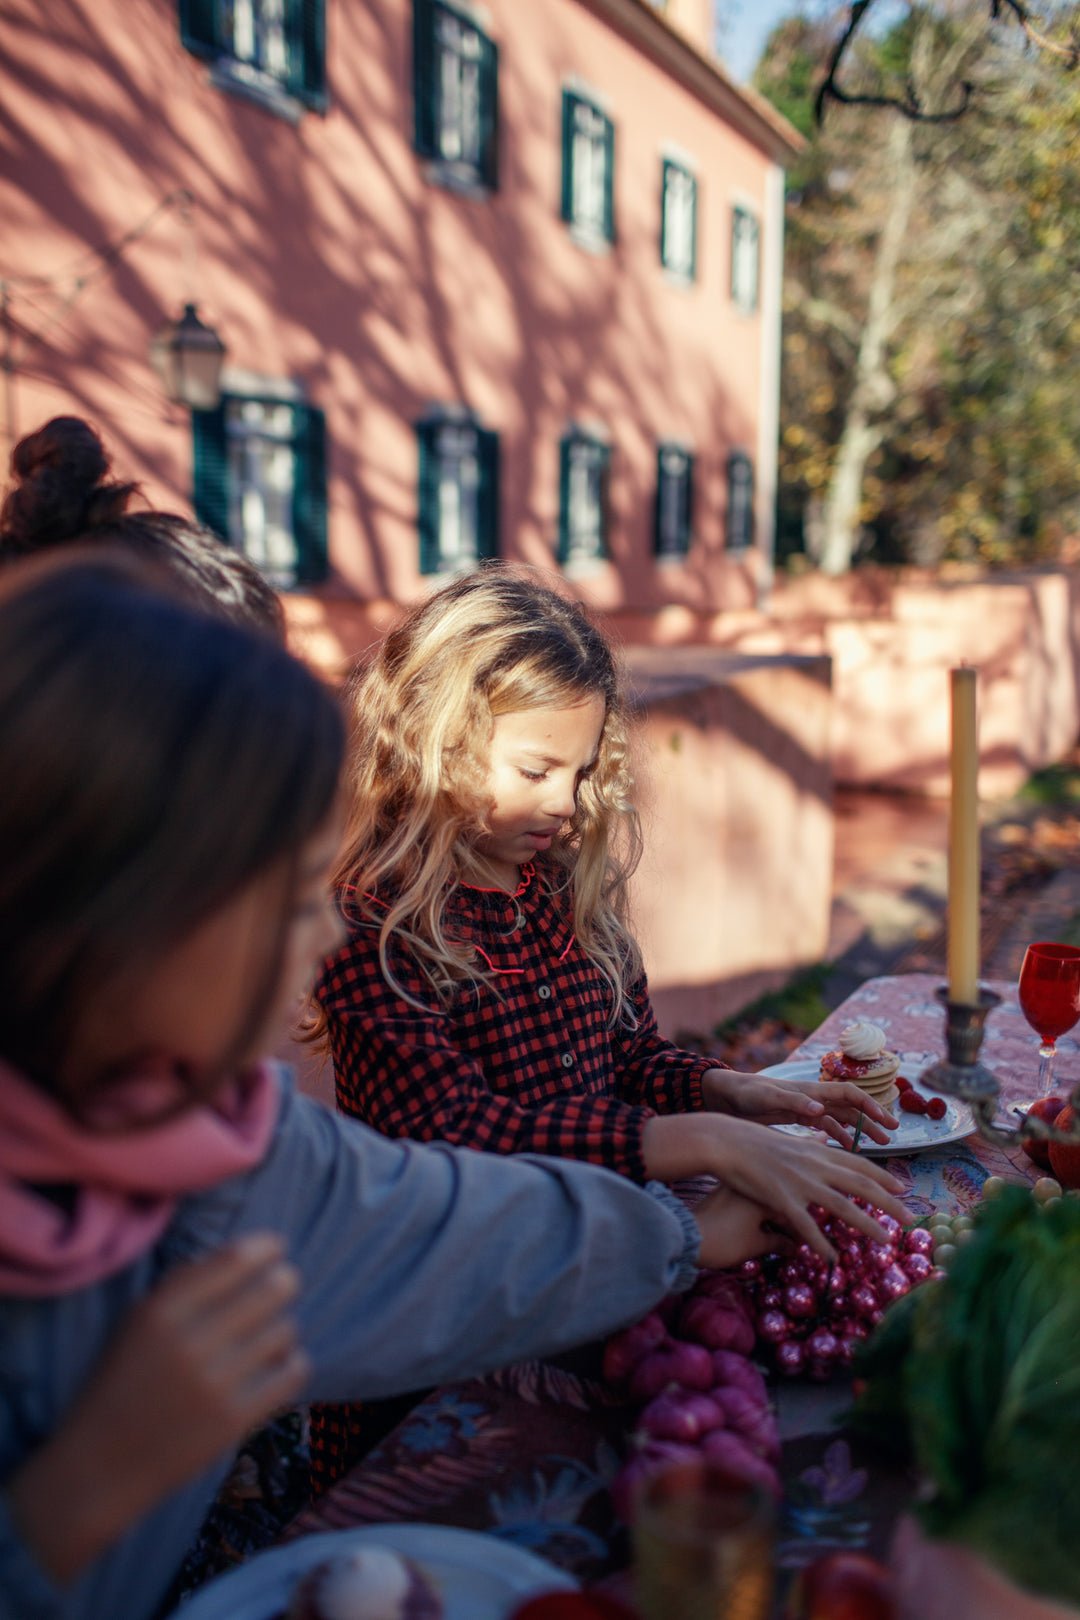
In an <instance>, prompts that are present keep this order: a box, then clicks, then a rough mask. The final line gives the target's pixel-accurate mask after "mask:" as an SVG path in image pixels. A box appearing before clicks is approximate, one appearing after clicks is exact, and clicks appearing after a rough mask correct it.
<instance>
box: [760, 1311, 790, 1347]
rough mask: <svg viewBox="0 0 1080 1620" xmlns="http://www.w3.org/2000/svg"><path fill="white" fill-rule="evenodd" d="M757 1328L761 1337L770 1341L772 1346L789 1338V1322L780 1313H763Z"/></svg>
mask: <svg viewBox="0 0 1080 1620" xmlns="http://www.w3.org/2000/svg"><path fill="white" fill-rule="evenodd" d="M757 1326H758V1332H759V1333H760V1334H761V1337H762V1338H763V1339H770V1340H771V1341H772V1343H773V1344H778V1343H779V1342H780V1340H781V1339H787V1338H790V1337H791V1322H790V1320H789V1319H788V1318H787V1317H786V1316H785V1315H784V1313H783V1312H782V1311H763V1312H762V1314H761V1315H760V1316H759V1317H758V1324H757Z"/></svg>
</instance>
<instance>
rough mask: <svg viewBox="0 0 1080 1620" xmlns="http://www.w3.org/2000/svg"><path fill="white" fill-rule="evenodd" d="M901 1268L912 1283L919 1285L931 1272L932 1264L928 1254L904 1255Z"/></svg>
mask: <svg viewBox="0 0 1080 1620" xmlns="http://www.w3.org/2000/svg"><path fill="white" fill-rule="evenodd" d="M903 1267H904V1270H905V1271H906V1272H907V1274H908V1276H909V1278H910V1279H911V1281H912V1282H913V1283H921V1282H925V1281H926V1279H927V1277H929V1276H930V1275H931V1273H932V1272H933V1269H934V1262H933V1261H932V1260H931V1258H930V1256H929V1255H928V1254H918V1253H916V1254H905V1256H904V1259H903Z"/></svg>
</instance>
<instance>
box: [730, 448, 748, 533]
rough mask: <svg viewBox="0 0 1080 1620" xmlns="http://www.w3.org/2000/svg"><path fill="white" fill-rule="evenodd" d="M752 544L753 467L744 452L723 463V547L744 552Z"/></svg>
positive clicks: (732, 455) (731, 455)
mask: <svg viewBox="0 0 1080 1620" xmlns="http://www.w3.org/2000/svg"><path fill="white" fill-rule="evenodd" d="M753 543H754V465H753V462H752V461H751V460H750V457H749V456H748V455H747V454H746V452H745V450H733V451H732V452H731V454H730V455H729V456H728V460H727V548H728V550H729V551H745V550H746V548H747V546H752V545H753Z"/></svg>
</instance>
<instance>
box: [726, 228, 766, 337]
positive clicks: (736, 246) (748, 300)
mask: <svg viewBox="0 0 1080 1620" xmlns="http://www.w3.org/2000/svg"><path fill="white" fill-rule="evenodd" d="M759 242H760V231H759V228H758V222H757V220H756V218H755V217H754V215H753V214H752V213H751V212H750V210H749V209H748V208H739V207H736V208H734V209H733V210H732V214H731V296H732V298H733V299H734V301H735V303H736V304H737V305H738V307H739V308H740V309H741V310H742V311H743V313H744V314H746V315H752V314H753V313H754V311H755V310H756V309H757V304H758V275H759V267H758V260H759Z"/></svg>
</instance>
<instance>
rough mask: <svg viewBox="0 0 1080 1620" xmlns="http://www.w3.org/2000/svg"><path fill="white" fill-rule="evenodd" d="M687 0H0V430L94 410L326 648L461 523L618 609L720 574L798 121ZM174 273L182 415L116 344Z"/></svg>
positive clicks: (762, 526)
mask: <svg viewBox="0 0 1080 1620" xmlns="http://www.w3.org/2000/svg"><path fill="white" fill-rule="evenodd" d="M710 10H711V4H710V0H668V3H667V5H666V6H665V5H663V4H650V3H647V0H528V4H523V3H522V0H485V3H483V4H474V3H473V0H452V3H451V0H445V3H444V0H9V3H8V4H7V5H6V6H5V7H4V12H3V17H2V19H0V33H2V39H0V77H2V80H3V85H2V92H0V96H2V105H3V107H4V120H3V125H2V126H0V127H2V133H0V140H2V141H3V148H4V155H3V164H2V167H0V218H2V220H3V236H2V245H0V278H2V280H3V289H2V291H3V319H4V330H3V334H2V335H3V338H4V340H5V353H4V358H5V366H6V370H7V376H6V379H5V381H6V383H7V388H6V395H5V403H4V410H5V414H6V416H7V418H8V420H7V422H6V427H7V432H8V435H9V437H11V436H12V435H13V434H18V433H19V432H22V431H25V430H26V429H27V428H28V427H30V426H33V425H35V424H36V423H38V422H40V421H41V420H43V419H44V418H45V417H47V416H48V415H51V414H54V413H56V412H58V411H68V410H75V411H77V412H80V413H82V414H86V415H88V416H90V417H91V418H93V419H94V420H95V421H96V422H97V423H98V424H99V425H100V426H101V427H102V429H103V430H104V432H105V434H106V437H107V439H108V441H109V443H110V445H111V446H112V448H113V450H114V453H115V457H116V462H117V465H118V468H119V469H120V470H121V471H122V473H123V474H124V475H125V476H134V477H137V478H139V479H141V480H142V481H143V483H144V486H145V488H146V490H147V493H148V494H149V495H150V497H151V498H152V499H153V500H154V501H157V502H162V503H167V504H168V505H170V506H173V507H185V506H187V505H189V504H190V503H192V502H194V504H195V506H196V507H197V509H198V510H199V511H200V513H201V514H202V515H203V516H204V517H206V518H207V519H208V520H209V521H210V522H212V523H213V524H214V525H215V526H216V527H218V528H219V529H220V530H222V531H223V532H225V533H226V534H227V535H228V537H229V538H230V539H231V540H232V541H233V542H234V543H236V544H238V545H241V546H243V547H245V549H248V550H249V551H250V552H251V553H252V554H253V555H254V556H255V557H256V558H257V559H258V560H259V561H260V562H261V563H262V564H263V565H264V566H265V567H267V568H268V569H269V571H270V572H271V574H272V575H273V576H274V577H275V578H276V579H278V580H279V581H280V582H281V583H282V584H283V585H286V586H288V587H291V589H290V594H289V611H290V614H291V617H292V619H293V622H294V625H295V626H296V629H297V632H298V633H299V634H302V636H303V638H304V642H305V645H306V646H307V648H308V650H309V651H310V652H311V653H312V654H313V655H314V656H316V657H317V658H318V659H320V661H321V662H322V663H323V664H324V666H325V667H327V668H332V667H335V666H337V665H340V663H342V662H343V661H344V660H345V659H346V658H347V657H348V655H349V654H350V653H351V652H352V651H354V650H355V649H356V648H357V647H358V646H360V645H362V644H363V643H364V642H365V641H366V640H367V639H369V638H370V636H371V634H372V633H373V629H375V628H378V626H380V625H381V624H382V623H384V622H385V620H386V618H387V617H388V616H389V614H390V613H392V611H393V608H394V606H395V605H396V604H399V603H401V602H405V601H409V600H411V599H414V598H415V597H416V596H417V595H418V594H420V593H422V592H423V591H425V590H426V589H428V588H429V585H430V581H431V579H432V578H433V577H436V578H437V577H438V576H439V575H440V574H441V573H444V572H446V571H448V570H450V569H453V568H455V567H459V566H461V565H463V564H466V565H467V564H468V562H469V561H470V560H471V558H472V557H473V556H474V555H485V554H489V553H497V554H499V555H501V556H505V557H510V558H514V559H517V560H521V561H524V562H527V563H531V564H537V565H540V566H542V567H546V568H551V567H557V568H561V569H562V571H563V572H564V573H565V574H566V575H567V576H568V577H569V580H570V582H571V588H572V589H574V590H576V591H578V592H580V593H581V594H582V595H583V596H584V597H586V598H587V599H588V600H590V601H591V602H592V603H594V604H595V605H596V606H598V607H601V608H604V609H606V610H608V611H611V612H613V613H615V614H617V615H623V614H627V615H628V616H627V618H626V622H627V624H628V625H630V624H632V625H633V637H634V639H649V635H648V626H649V621H650V618H651V616H653V615H655V614H656V613H657V612H658V610H660V609H662V608H663V607H664V606H665V605H667V604H675V605H681V606H683V607H685V608H689V609H691V610H694V611H695V612H698V613H706V614H707V613H710V612H715V611H716V610H718V609H721V610H722V609H725V608H729V607H745V606H747V605H749V604H751V603H752V602H753V601H754V599H755V597H756V596H757V594H758V593H759V591H760V589H761V586H762V584H763V582H765V581H766V580H767V577H768V573H769V566H770V550H771V528H772V519H771V514H772V507H773V485H774V469H775V445H776V432H777V381H778V367H779V325H780V298H779V295H780V269H781V246H782V195H783V180H782V165H783V163H784V161H785V159H786V158H787V157H788V155H789V154H790V152H791V151H792V143H793V142H795V141H796V140H797V137H795V136H794V134H793V132H792V131H791V130H790V128H789V127H788V126H787V125H786V124H785V123H784V121H783V120H782V119H780V118H779V117H778V116H777V115H776V114H775V113H774V112H773V111H772V109H771V108H769V107H768V106H767V105H766V104H764V103H763V102H762V101H760V100H759V99H758V98H757V97H756V96H754V95H753V94H752V93H751V92H748V91H743V90H740V89H738V88H737V87H735V86H734V85H733V84H732V82H731V81H730V80H729V79H728V78H727V77H726V76H725V74H724V72H723V70H722V69H721V68H720V67H719V66H718V65H717V63H716V62H715V61H714V60H713V59H712V58H711V57H710V54H709V49H708V37H709V30H710ZM180 191H184V192H187V193H189V194H190V198H191V202H190V206H189V207H188V206H186V205H183V204H181V202H180V201H179V200H178V196H177V194H178V192H180ZM162 204H165V206H164V207H163V208H161V211H160V212H159V213H157V214H156V215H155V210H156V209H158V208H159V205H162ZM188 219H190V223H188ZM117 245H120V249H121V250H120V252H119V253H118V255H116V256H115V257H113V256H109V257H108V258H107V259H106V260H102V259H101V258H100V257H99V256H98V254H97V252H96V250H98V249H101V248H106V249H110V248H114V247H116V246H117ZM187 300H193V301H194V302H196V304H197V306H198V311H199V314H200V316H201V317H202V318H203V319H204V320H206V321H208V322H210V323H212V324H213V326H214V327H215V328H216V330H217V331H218V332H219V333H220V335H221V337H222V338H223V340H224V341H225V343H226V345H227V356H226V372H225V387H226V398H225V401H224V404H223V407H222V409H221V410H220V411H218V412H214V413H209V414H207V415H203V416H196V417H195V418H194V419H193V418H192V416H191V414H190V413H189V412H188V411H186V410H184V409H181V408H179V407H176V406H170V405H168V404H167V403H166V401H165V399H164V397H163V394H162V390H161V387H160V384H159V382H158V380H157V378H156V376H155V374H154V373H153V371H152V370H151V368H150V364H149V360H148V346H149V343H150V339H151V337H152V335H153V333H154V332H155V330H156V329H157V328H159V327H160V326H161V324H162V322H163V321H165V320H167V319H174V318H176V316H177V315H178V314H179V312H180V310H181V308H182V306H183V304H184V303H185V301H187Z"/></svg>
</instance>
